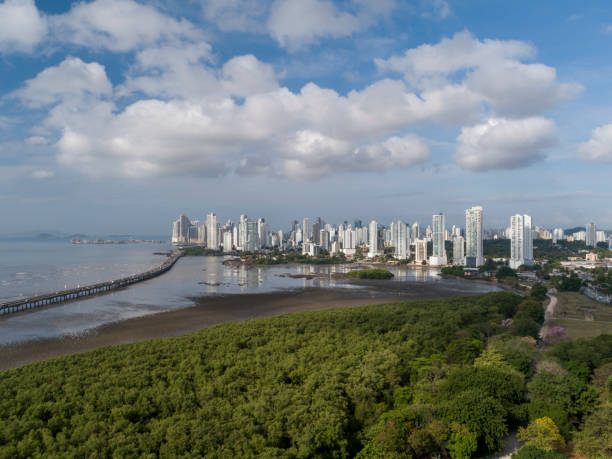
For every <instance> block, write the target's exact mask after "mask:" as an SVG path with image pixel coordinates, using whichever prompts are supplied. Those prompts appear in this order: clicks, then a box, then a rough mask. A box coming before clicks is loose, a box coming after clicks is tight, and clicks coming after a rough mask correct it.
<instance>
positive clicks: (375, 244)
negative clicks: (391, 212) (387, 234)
mask: <svg viewBox="0 0 612 459" xmlns="http://www.w3.org/2000/svg"><path fill="white" fill-rule="evenodd" d="M368 233H369V236H370V240H369V244H368V257H369V258H374V257H378V256H380V255H382V254H383V251H384V244H383V237H382V231H381V230H380V228H379V227H378V223H377V222H376V220H372V221H371V222H370V227H369V230H368Z"/></svg>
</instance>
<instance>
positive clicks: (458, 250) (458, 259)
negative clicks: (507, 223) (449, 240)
mask: <svg viewBox="0 0 612 459" xmlns="http://www.w3.org/2000/svg"><path fill="white" fill-rule="evenodd" d="M464 247H465V239H464V238H463V236H453V264H454V265H456V266H462V265H464V264H465V248H464Z"/></svg>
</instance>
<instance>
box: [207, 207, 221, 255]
mask: <svg viewBox="0 0 612 459" xmlns="http://www.w3.org/2000/svg"><path fill="white" fill-rule="evenodd" d="M206 245H207V246H208V248H209V249H211V250H217V249H218V248H219V239H218V232H217V216H216V215H215V214H214V213H210V214H208V215H207V216H206Z"/></svg>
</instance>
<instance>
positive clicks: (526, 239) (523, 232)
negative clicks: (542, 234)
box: [510, 214, 533, 269]
mask: <svg viewBox="0 0 612 459" xmlns="http://www.w3.org/2000/svg"><path fill="white" fill-rule="evenodd" d="M510 233H511V234H510V267H511V268H512V269H517V268H518V267H519V266H521V265H533V234H532V232H531V217H530V216H529V215H520V214H516V215H513V216H512V217H510Z"/></svg>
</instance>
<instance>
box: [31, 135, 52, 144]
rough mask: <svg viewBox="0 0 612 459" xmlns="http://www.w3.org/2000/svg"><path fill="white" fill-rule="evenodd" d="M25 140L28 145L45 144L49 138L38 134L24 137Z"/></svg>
mask: <svg viewBox="0 0 612 459" xmlns="http://www.w3.org/2000/svg"><path fill="white" fill-rule="evenodd" d="M25 142H26V143H27V144H28V145H47V144H48V143H49V139H47V138H46V137H43V136H40V135H33V136H30V137H28V138H27V139H25Z"/></svg>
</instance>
